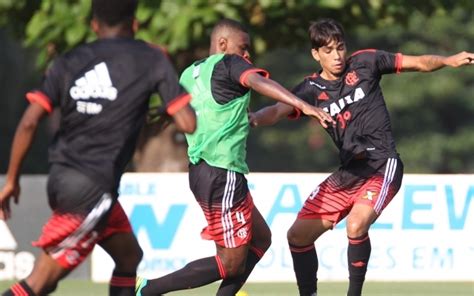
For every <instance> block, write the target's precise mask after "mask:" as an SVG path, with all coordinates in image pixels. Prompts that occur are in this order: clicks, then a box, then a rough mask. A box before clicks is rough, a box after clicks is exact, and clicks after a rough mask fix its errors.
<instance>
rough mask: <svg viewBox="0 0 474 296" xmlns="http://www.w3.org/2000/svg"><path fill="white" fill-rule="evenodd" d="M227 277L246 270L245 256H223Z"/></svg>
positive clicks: (237, 274) (222, 260)
mask: <svg viewBox="0 0 474 296" xmlns="http://www.w3.org/2000/svg"><path fill="white" fill-rule="evenodd" d="M220 258H221V262H222V266H223V267H224V270H225V277H226V278H229V277H235V276H239V275H241V274H242V273H244V271H245V258H244V257H241V256H221V257H220Z"/></svg>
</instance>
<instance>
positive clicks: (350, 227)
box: [346, 219, 368, 237]
mask: <svg viewBox="0 0 474 296" xmlns="http://www.w3.org/2000/svg"><path fill="white" fill-rule="evenodd" d="M346 229H347V236H348V237H359V236H361V235H363V234H364V233H367V231H368V226H367V224H366V223H364V222H362V221H360V220H358V219H351V220H347V226H346Z"/></svg>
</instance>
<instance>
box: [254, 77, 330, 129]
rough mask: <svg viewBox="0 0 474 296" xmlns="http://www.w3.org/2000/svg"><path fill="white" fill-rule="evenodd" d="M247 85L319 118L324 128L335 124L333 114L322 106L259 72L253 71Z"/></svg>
mask: <svg viewBox="0 0 474 296" xmlns="http://www.w3.org/2000/svg"><path fill="white" fill-rule="evenodd" d="M247 85H248V86H249V87H250V88H251V89H253V90H255V91H256V92H258V93H260V94H262V95H264V96H267V97H269V98H272V99H274V100H277V101H279V102H281V103H285V104H288V105H291V106H293V107H295V108H297V109H299V110H301V112H303V113H304V114H306V115H308V116H312V117H315V118H317V119H318V120H319V122H320V123H321V125H322V126H323V127H324V128H327V127H328V123H329V124H335V122H334V120H333V119H332V118H331V116H329V114H327V113H326V112H324V111H323V110H322V109H321V108H317V107H314V106H311V105H309V104H308V103H306V102H305V101H303V100H300V99H299V98H298V97H296V96H295V95H293V94H292V93H291V92H289V91H288V90H287V89H286V88H284V87H283V86H281V85H280V84H279V83H277V82H275V81H273V80H271V79H268V78H265V77H263V76H261V75H259V74H257V73H252V74H250V75H249V76H248V78H247Z"/></svg>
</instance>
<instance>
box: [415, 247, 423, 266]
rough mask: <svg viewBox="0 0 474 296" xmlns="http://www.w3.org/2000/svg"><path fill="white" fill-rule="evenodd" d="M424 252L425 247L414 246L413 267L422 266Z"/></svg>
mask: <svg viewBox="0 0 474 296" xmlns="http://www.w3.org/2000/svg"><path fill="white" fill-rule="evenodd" d="M424 253H425V248H414V249H413V260H412V262H413V263H412V266H413V269H422V268H423V264H422V263H423V262H422V259H423V254H424Z"/></svg>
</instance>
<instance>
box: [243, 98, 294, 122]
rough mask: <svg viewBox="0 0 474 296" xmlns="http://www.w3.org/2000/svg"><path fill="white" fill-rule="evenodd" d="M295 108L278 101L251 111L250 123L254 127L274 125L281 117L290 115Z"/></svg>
mask: <svg viewBox="0 0 474 296" xmlns="http://www.w3.org/2000/svg"><path fill="white" fill-rule="evenodd" d="M294 110H295V109H294V108H293V107H292V106H290V105H287V104H284V103H280V102H278V103H276V104H275V105H272V106H268V107H265V108H262V109H260V110H258V111H257V112H253V113H251V114H250V116H249V117H250V120H249V121H250V125H251V126H253V127H256V126H267V125H274V124H275V123H277V122H278V121H280V120H281V119H283V118H286V117H288V115H290V114H291V113H293V112H294Z"/></svg>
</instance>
